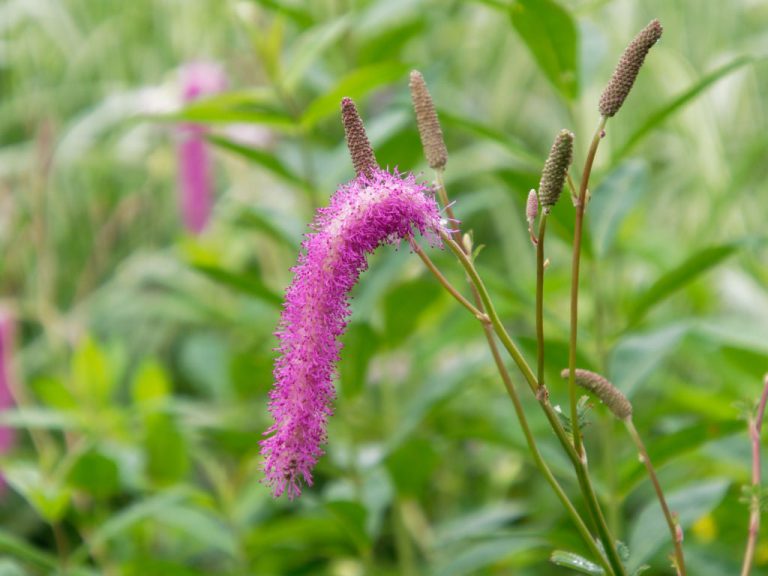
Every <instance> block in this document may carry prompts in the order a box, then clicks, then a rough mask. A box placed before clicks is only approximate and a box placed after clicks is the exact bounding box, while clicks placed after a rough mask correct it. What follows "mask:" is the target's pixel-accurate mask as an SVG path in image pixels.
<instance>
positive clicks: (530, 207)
mask: <svg viewBox="0 0 768 576" xmlns="http://www.w3.org/2000/svg"><path fill="white" fill-rule="evenodd" d="M538 215H539V199H538V198H537V196H536V190H533V189H531V191H530V192H528V200H527V201H526V203H525V219H526V220H528V224H532V223H533V221H534V220H536V216H538Z"/></svg>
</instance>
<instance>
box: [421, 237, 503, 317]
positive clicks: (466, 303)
mask: <svg viewBox="0 0 768 576" xmlns="http://www.w3.org/2000/svg"><path fill="white" fill-rule="evenodd" d="M411 248H412V249H413V251H414V252H416V255H417V256H418V257H419V258H421V261H422V262H424V265H425V266H426V267H427V269H428V270H429V271H430V272H432V274H433V275H434V276H435V278H437V281H438V282H440V284H442V285H443V288H445V289H446V290H447V291H448V292H449V293H450V294H451V296H453V297H454V298H455V299H456V300H457V301H458V302H459V304H461V305H462V306H464V308H466V309H467V310H469V311H470V312H471V313H472V314H473V315H474V316H475V318H477V319H478V320H480V321H481V322H490V320H489V319H488V315H487V314H485V312H481V311H480V310H478V309H477V308H475V307H474V306H473V305H472V303H471V302H470V301H469V300H467V299H466V298H464V296H462V295H461V293H460V292H459V291H458V290H457V289H456V288H455V287H454V286H453V285H452V284H451V283H450V282H449V281H448V279H447V278H446V277H445V276H444V275H443V273H442V272H440V270H439V269H438V267H437V266H436V265H435V263H434V262H432V259H431V258H430V257H429V256H428V255H427V253H426V252H424V250H422V248H421V246H419V245H418V244H417V243H416V242H415V241H411Z"/></svg>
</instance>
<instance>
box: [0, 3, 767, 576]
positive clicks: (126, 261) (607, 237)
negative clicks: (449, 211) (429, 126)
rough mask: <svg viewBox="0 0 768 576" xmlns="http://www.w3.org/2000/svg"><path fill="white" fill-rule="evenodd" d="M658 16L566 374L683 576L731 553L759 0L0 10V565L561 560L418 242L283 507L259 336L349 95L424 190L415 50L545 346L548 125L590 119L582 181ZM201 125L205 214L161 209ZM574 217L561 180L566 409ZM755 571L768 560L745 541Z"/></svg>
mask: <svg viewBox="0 0 768 576" xmlns="http://www.w3.org/2000/svg"><path fill="white" fill-rule="evenodd" d="M654 17H657V18H659V19H660V20H661V21H662V23H663V25H664V28H665V32H664V37H663V39H662V41H661V42H660V43H659V45H658V46H657V47H655V48H654V49H653V51H652V52H651V55H650V56H649V58H648V61H647V63H646V66H645V67H644V68H643V70H642V72H641V74H640V77H639V80H638V83H637V85H636V87H635V89H634V91H633V93H632V94H631V96H630V98H629V100H628V102H627V104H626V105H625V107H624V108H623V109H622V111H621V112H620V114H619V115H618V116H617V117H616V118H615V119H614V120H612V121H611V122H610V123H609V124H608V130H607V132H608V133H607V137H606V138H605V140H604V142H603V145H602V146H601V149H600V151H599V154H598V159H597V164H596V173H595V175H594V178H593V182H592V191H593V202H592V204H591V205H590V210H589V213H588V217H587V218H588V230H587V234H588V241H587V243H586V244H587V247H586V256H585V258H586V259H585V262H584V266H583V271H584V272H583V282H582V286H583V291H582V308H581V322H582V324H581V328H582V330H581V337H580V343H581V354H582V358H581V359H580V363H581V364H582V365H583V366H584V367H590V368H593V369H596V370H599V371H602V372H604V373H606V374H607V375H608V376H609V377H610V378H611V379H612V380H613V381H614V382H615V383H616V384H617V385H618V386H619V387H620V388H622V389H623V390H625V391H626V392H627V393H628V394H629V395H630V396H631V398H632V400H633V403H634V405H635V414H636V416H635V421H636V423H637V426H638V428H639V429H640V431H641V433H642V434H643V435H644V436H645V438H646V440H647V442H648V444H649V447H650V451H651V456H652V458H653V459H654V461H655V463H656V464H657V466H658V467H659V469H660V470H659V471H660V477H661V482H662V484H663V485H664V486H665V488H666V489H667V492H668V495H669V496H670V499H671V501H672V503H673V507H674V508H675V509H676V510H677V511H678V512H679V513H680V520H681V522H682V524H683V526H684V527H685V529H686V538H685V548H686V552H687V555H688V562H689V565H690V573H692V574H696V575H697V576H710V575H711V576H721V575H722V574H733V573H736V572H737V570H738V565H739V563H740V559H741V556H742V554H743V546H744V542H745V537H746V529H747V516H748V510H747V506H746V505H745V504H744V503H742V502H741V501H740V495H741V486H742V485H743V484H745V483H747V482H748V481H749V474H750V452H749V443H748V438H747V435H746V423H745V422H744V420H743V419H742V418H741V416H742V415H743V412H744V408H743V407H740V406H741V405H743V403H744V402H746V403H747V406H751V405H752V404H753V403H754V400H755V398H756V397H757V396H758V394H759V392H760V384H761V378H762V374H763V373H764V372H766V370H768V361H767V360H766V353H767V352H768V292H767V291H766V286H767V285H768V271H767V269H766V266H765V262H766V257H767V256H768V251H767V250H766V243H765V221H766V217H767V216H768V211H767V210H766V198H768V184H766V181H767V180H768V162H767V161H766V158H767V156H766V154H767V151H768V136H767V135H766V134H767V132H768V119H767V118H766V114H768V110H767V109H766V100H765V94H767V93H768V63H767V62H766V56H768V3H766V2H764V1H762V0H729V1H728V2H724V1H722V0H674V1H670V0H648V1H643V2H639V1H632V0H615V1H612V0H604V1H600V0H559V4H553V3H552V0H524V1H523V0H520V1H514V0H484V1H458V0H315V1H313V2H303V1H301V0H295V1H290V0H260V1H255V0H239V1H235V0H133V1H131V2H122V1H119V0H4V1H3V2H0V246H2V258H0V293H1V294H2V299H3V302H2V303H3V306H4V308H5V309H6V310H8V311H10V314H11V315H12V316H14V317H15V319H16V321H15V324H16V338H15V348H14V350H13V352H12V354H10V361H11V362H12V369H13V382H14V388H15V395H16V400H17V402H18V408H16V409H11V410H7V411H5V412H4V413H3V415H2V422H3V423H4V425H6V426H12V427H14V428H17V429H18V432H17V442H16V445H15V447H14V448H13V450H12V451H11V452H9V453H7V454H5V455H3V456H2V469H3V474H4V476H5V478H6V481H7V484H8V486H7V487H6V489H5V491H4V492H3V494H2V501H1V502H0V525H1V528H0V557H2V559H1V560H0V574H3V575H17V574H49V573H57V572H58V573H69V574H108V575H118V574H126V575H130V574H166V575H177V574H178V575H198V574H232V575H234V574H238V575H240V574H253V575H259V576H260V575H288V574H291V575H294V574H295V575H299V574H321V575H325V574H327V575H334V576H357V575H363V574H366V575H368V574H373V575H388V574H393V575H394V574H403V575H406V576H411V575H416V574H427V575H429V574H434V575H441V576H459V575H465V574H467V575H468V574H494V575H502V574H504V575H506V574H516V575H517V574H521V575H542V574H554V575H557V574H568V573H570V572H568V571H566V570H565V569H562V568H558V567H555V566H553V565H550V564H549V563H548V561H547V558H548V556H549V554H550V553H551V551H552V550H553V549H556V548H558V549H566V550H573V551H576V552H583V549H582V546H581V543H580V542H579V541H578V537H577V534H576V533H575V532H574V531H573V530H572V528H571V525H570V524H569V521H568V519H567V518H566V517H565V516H564V514H563V513H562V511H561V510H560V508H559V506H558V505H557V502H556V500H555V499H554V498H553V497H552V494H551V493H550V492H549V489H548V487H547V486H546V484H545V483H544V482H542V481H541V478H540V477H539V475H538V473H537V471H536V469H535V468H534V466H533V465H532V462H531V461H530V458H529V456H528V453H527V451H526V449H525V444H524V441H523V438H522V435H521V432H520V429H519V426H518V424H517V422H516V421H515V418H514V413H513V410H512V407H511V405H510V404H509V402H508V401H507V399H506V396H505V393H504V390H503V387H502V386H501V382H500V381H499V379H498V377H497V375H496V374H495V372H494V370H493V366H492V362H491V359H490V355H489V354H488V351H487V348H486V347H485V346H484V341H483V337H482V332H481V330H480V329H479V327H478V326H477V323H476V321H475V320H474V319H473V318H471V317H469V315H468V314H467V313H466V311H464V310H463V309H461V308H460V307H457V306H456V304H455V303H454V301H453V300H452V299H451V298H450V297H449V296H448V295H447V294H445V293H444V292H442V291H441V290H440V289H439V287H438V285H437V284H436V282H435V281H434V280H433V278H432V277H431V276H429V275H428V274H427V273H426V272H425V270H424V269H423V266H421V265H420V262H419V261H418V259H417V258H415V257H413V255H411V254H409V253H408V250H404V249H401V250H399V251H396V250H394V249H391V248H386V249H383V250H381V251H380V252H379V253H377V254H376V255H375V256H374V257H373V258H372V259H371V267H370V270H369V271H368V272H366V273H365V274H364V276H363V278H362V281H361V283H360V285H359V286H358V287H357V289H356V291H355V293H354V300H353V309H354V315H353V321H352V324H351V326H350V330H349V334H348V335H347V336H346V338H345V343H346V347H345V350H344V352H343V361H342V364H341V366H340V378H339V382H338V391H339V397H338V400H337V402H336V415H335V416H334V418H333V420H332V422H331V425H330V430H329V443H328V446H327V454H326V455H325V456H324V457H323V459H322V460H321V462H320V465H319V467H318V469H317V471H316V484H315V486H314V487H313V488H311V489H307V490H305V493H304V495H303V496H302V497H301V498H300V499H299V500H297V501H295V502H288V501H286V500H284V499H283V500H278V501H275V500H273V499H272V497H271V495H270V494H269V490H268V488H267V487H265V486H264V485H263V484H261V483H260V480H261V472H260V458H259V455H258V442H259V440H260V438H261V434H262V432H263V431H264V430H265V429H266V428H267V427H268V426H269V416H268V413H267V410H266V396H267V393H268V391H269V388H270V386H271V383H272V382H271V368H272V361H273V352H272V348H273V347H274V346H275V344H276V343H275V339H274V337H273V336H272V331H273V330H274V328H275V326H276V323H277V320H278V315H279V310H280V300H281V294H282V291H283V290H284V288H285V287H286V286H287V284H288V282H289V281H290V271H289V268H290V267H291V266H292V265H293V264H294V262H295V259H296V253H297V250H298V244H299V242H300V240H301V234H302V232H303V231H305V230H306V223H307V222H308V221H309V219H310V218H311V216H312V213H313V210H314V208H315V207H317V206H321V205H323V204H325V203H326V201H327V199H328V197H329V196H330V194H331V193H332V192H333V191H334V189H335V187H336V186H337V185H338V184H339V183H341V182H344V181H346V180H348V179H350V178H352V177H353V176H354V173H353V170H352V166H351V163H350V161H349V159H348V156H347V152H346V148H345V146H344V144H343V131H342V128H341V126H340V122H339V115H338V110H339V101H340V99H341V97H342V96H351V97H353V98H354V99H356V101H357V102H358V105H359V107H360V110H361V113H362V114H363V117H364V119H365V121H366V125H367V127H368V130H369V134H370V137H371V140H372V142H373V144H374V147H375V149H376V153H377V157H378V159H379V161H380V162H381V163H382V165H389V166H392V167H394V166H398V167H399V168H400V169H402V170H416V171H420V172H421V174H422V177H423V178H424V179H431V178H432V177H433V175H432V174H431V172H430V171H429V169H428V168H427V167H426V165H425V163H424V161H423V157H422V153H421V149H420V144H419V139H418V134H417V132H416V130H415V126H414V119H413V116H412V111H411V107H410V101H409V93H408V88H407V75H408V72H409V70H411V69H412V68H417V69H419V70H421V71H422V72H423V74H424V76H425V78H426V80H427V82H428V84H429V86H430V88H431V90H432V93H433V97H434V99H435V101H436V103H437V105H438V108H439V110H440V114H441V119H442V122H443V129H444V132H445V135H446V139H447V143H448V149H449V161H448V168H447V173H446V180H447V184H448V191H449V194H450V195H451V196H452V198H454V199H455V200H456V206H455V210H456V212H457V214H458V215H459V217H460V218H461V219H462V221H463V226H464V227H465V228H466V229H472V230H473V231H474V236H475V241H476V243H478V244H483V245H485V249H484V250H483V252H482V253H481V255H480V257H479V260H478V266H479V268H480V270H481V272H482V273H483V275H484V277H485V279H486V281H487V283H488V285H489V287H490V289H491V291H492V293H493V295H494V297H495V298H496V302H497V305H498V307H499V309H500V312H501V313H502V314H503V318H504V321H505V323H506V325H507V326H508V327H509V329H510V331H511V332H512V334H513V336H514V337H515V338H516V339H517V341H518V342H519V343H520V344H521V346H522V347H523V349H524V351H525V352H526V354H527V355H528V357H529V358H532V357H533V354H534V327H533V287H534V283H535V277H534V259H535V258H534V256H535V255H534V253H533V250H532V248H531V246H530V243H529V241H528V239H527V232H526V225H525V217H524V208H523V206H524V201H525V197H526V195H527V192H528V190H529V189H530V188H531V187H534V186H536V185H537V182H538V172H539V170H540V168H541V166H542V164H543V161H544V158H545V156H546V153H547V151H548V149H549V146H550V144H551V141H552V138H553V137H554V135H555V134H556V133H557V131H558V130H560V129H561V128H569V129H571V130H573V131H574V132H575V133H576V137H577V150H576V158H577V160H576V163H575V167H576V168H575V170H574V173H575V175H578V174H580V166H581V162H582V161H583V157H584V151H585V148H586V144H587V143H588V140H589V138H590V136H591V132H592V130H593V129H594V126H595V125H596V123H597V120H598V114H597V99H598V97H599V94H600V91H601V89H602V88H603V86H604V84H605V82H606V81H607V79H608V78H609V77H610V74H611V72H612V70H613V67H614V65H615V63H616V62H617V60H618V57H619V55H620V54H621V51H622V49H623V47H624V46H625V45H626V43H627V42H628V41H629V40H630V39H631V38H632V37H633V36H634V34H635V33H636V32H637V31H638V30H639V29H641V28H642V27H643V26H644V25H645V24H646V23H647V22H648V21H649V20H650V19H651V18H654ZM200 59H206V60H211V61H214V62H217V63H218V64H219V65H220V66H221V67H222V69H223V70H224V71H225V72H226V75H227V77H228V79H229V81H228V84H229V87H228V90H227V91H226V92H224V93H222V94H219V95H216V96H213V97H211V98H208V99H205V100H200V101H198V102H196V103H194V104H192V105H190V106H189V107H187V108H182V107H181V99H180V93H181V87H180V75H179V70H180V67H181V66H183V65H184V64H186V63H189V62H192V61H196V60H200ZM189 121H195V122H199V123H203V124H210V131H209V132H208V134H209V146H210V149H211V150H212V151H213V153H214V158H215V196H216V199H215V207H214V210H213V214H212V216H211V220H210V222H209V223H208V226H207V227H206V229H205V231H204V232H203V233H202V234H200V235H194V234H190V233H187V232H185V230H184V227H183V225H182V221H181V218H180V216H179V211H178V208H177V205H178V202H179V200H178V198H177V195H178V193H177V187H178V186H177V179H178V172H179V167H178V163H177V152H176V148H177V146H178V145H179V140H180V136H179V133H180V123H181V122H189ZM233 127H234V128H233ZM572 215H573V212H572V208H571V206H570V205H569V203H568V202H567V199H566V201H562V202H561V203H560V205H559V206H558V207H557V208H556V210H555V217H554V220H553V221H551V222H550V239H549V241H548V252H549V258H550V260H551V266H550V268H549V269H548V272H547V286H546V307H547V311H546V319H545V322H546V329H547V345H548V360H549V366H548V375H549V381H550V383H551V386H550V388H551V392H552V401H553V403H554V404H558V403H563V402H567V393H566V391H565V388H564V387H563V386H562V385H560V383H559V377H558V376H557V374H558V373H559V371H560V369H561V368H562V367H564V366H565V365H566V364H567V361H566V339H567V330H568V327H567V313H568V283H569V264H570V252H569V251H570V237H571V234H572V232H571V231H572V226H573V224H572ZM432 255H433V257H434V259H435V261H436V262H437V263H438V264H439V265H440V266H441V268H443V269H444V270H445V272H446V274H447V275H448V276H449V277H450V278H452V279H453V280H455V281H456V283H457V285H459V284H462V283H463V277H462V274H461V272H460V270H459V269H458V266H457V265H456V263H455V262H454V261H453V260H452V259H451V258H450V257H449V256H448V254H446V253H440V252H438V251H432ZM524 396H525V397H526V401H527V405H528V407H529V408H530V410H529V412H530V415H531V419H532V422H533V424H534V427H535V429H536V431H537V433H538V437H539V438H540V439H541V443H542V450H543V451H544V453H545V455H546V456H547V458H548V460H549V461H550V463H551V465H552V466H553V468H554V470H555V472H556V473H557V474H558V476H559V477H560V478H561V479H562V482H563V483H564V485H565V486H566V488H567V489H568V490H569V492H571V493H572V495H573V497H574V498H575V499H576V502H577V505H578V506H581V501H580V500H579V499H578V497H577V494H578V490H577V489H576V485H575V479H574V477H573V475H572V474H571V471H570V468H569V466H568V463H567V461H566V460H565V458H564V457H563V456H562V454H561V452H560V450H559V447H557V446H556V440H555V438H554V437H553V436H552V434H551V433H550V431H549V428H548V426H547V423H546V421H545V420H543V418H542V417H541V416H540V413H539V411H537V410H536V406H535V402H534V401H533V400H532V398H528V396H529V395H528V394H527V393H525V394H524ZM740 403H741V404H740ZM590 419H591V424H590V425H589V427H588V429H587V432H586V435H587V447H588V449H589V451H590V463H591V468H592V471H593V475H594V478H595V482H596V484H597V487H598V491H599V492H600V496H601V499H602V501H603V503H604V504H605V506H606V510H607V513H608V517H609V520H610V523H611V525H612V527H613V529H614V531H615V533H616V534H617V535H618V536H619V537H620V538H621V539H622V540H623V541H624V542H626V543H627V544H628V545H629V547H630V551H631V554H632V556H631V559H630V564H631V565H633V566H637V565H639V564H641V563H644V562H645V563H650V564H651V565H652V566H653V569H652V570H651V572H650V573H651V574H669V573H670V571H669V568H668V562H667V560H666V555H667V554H668V553H669V552H670V550H671V546H670V544H669V542H668V541H667V534H666V531H665V528H664V524H663V519H662V517H661V515H660V513H659V511H658V509H657V508H656V507H655V506H654V504H653V502H654V501H653V498H652V493H651V490H650V487H649V484H648V482H647V480H646V479H645V476H644V475H643V470H642V466H641V464H640V463H639V462H638V461H637V458H636V455H635V453H634V450H633V449H632V447H631V445H630V442H629V441H628V439H627V438H626V436H625V434H624V433H623V429H622V428H621V427H620V426H619V425H618V424H615V423H614V422H613V421H612V420H611V419H610V418H609V417H608V416H607V415H606V413H605V410H604V409H603V408H602V407H601V406H599V405H598V406H595V407H594V410H593V411H592V412H591V416H590ZM767 470H768V468H767ZM761 571H762V572H761ZM754 573H755V574H757V573H764V574H768V538H766V537H763V538H761V539H760V542H759V545H758V550H757V564H756V570H755V572H754Z"/></svg>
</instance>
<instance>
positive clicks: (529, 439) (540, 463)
mask: <svg viewBox="0 0 768 576" xmlns="http://www.w3.org/2000/svg"><path fill="white" fill-rule="evenodd" d="M483 329H484V330H485V332H486V336H487V337H488V341H489V342H493V345H492V346H491V353H492V355H493V361H494V362H495V363H496V368H497V369H498V371H499V374H500V375H501V379H502V381H503V382H504V387H505V388H506V390H507V394H508V395H509V397H510V399H511V400H512V404H513V405H514V407H515V413H516V414H517V419H518V421H519V422H520V428H522V430H523V435H524V436H525V441H526V443H527V444H528V450H529V451H530V452H531V455H532V456H533V460H534V462H535V463H536V466H537V468H538V469H539V471H540V472H541V473H542V474H543V476H544V478H545V479H546V480H547V482H548V483H549V485H550V486H551V487H552V490H553V491H554V492H555V494H556V495H557V498H558V499H559V500H560V502H561V503H562V505H563V507H564V508H565V509H566V511H567V512H568V515H569V516H570V517H571V520H572V521H573V523H574V524H575V525H576V529H577V530H578V532H579V534H580V535H581V537H582V539H583V540H584V542H585V543H586V545H587V547H589V550H590V552H592V555H593V556H594V558H595V559H597V561H598V562H599V563H600V564H601V565H602V566H603V568H604V569H605V571H606V573H607V574H614V571H613V570H612V569H611V566H610V564H609V563H608V561H607V560H606V557H605V555H604V554H603V553H602V552H601V551H600V549H599V548H598V547H597V544H596V543H595V540H594V539H593V538H592V535H591V534H590V532H589V529H588V528H587V526H586V524H584V521H583V520H582V519H581V516H580V515H579V513H578V511H577V510H576V508H575V507H574V505H573V503H572V502H571V501H570V499H569V498H568V495H567V494H566V493H565V491H564V490H563V488H562V486H560V483H559V482H558V481H557V479H556V478H555V476H554V474H552V471H551V470H550V469H549V466H547V463H546V462H545V461H544V458H543V457H542V456H541V452H539V448H538V446H537V445H536V439H535V438H534V436H533V433H532V432H531V428H530V426H529V425H528V419H527V418H526V417H525V411H524V409H523V404H522V402H521V401H520V397H519V395H518V393H517V390H516V389H515V386H514V384H513V383H512V378H511V377H510V375H509V371H508V370H507V368H506V366H505V365H504V361H503V359H502V358H501V354H500V353H499V349H498V347H497V346H496V343H495V342H494V340H493V332H492V327H491V326H490V325H489V324H487V323H486V324H484V325H483Z"/></svg>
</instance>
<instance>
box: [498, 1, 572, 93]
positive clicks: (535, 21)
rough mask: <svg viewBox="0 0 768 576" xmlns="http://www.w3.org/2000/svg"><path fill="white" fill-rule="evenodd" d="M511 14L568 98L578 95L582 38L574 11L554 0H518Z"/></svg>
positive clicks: (517, 29) (541, 63)
mask: <svg viewBox="0 0 768 576" xmlns="http://www.w3.org/2000/svg"><path fill="white" fill-rule="evenodd" d="M510 14H511V16H512V25H513V26H514V28H515V30H516V31H517V33H518V34H519V35H520V37H521V38H522V39H523V42H525V44H526V46H528V49H529V50H530V51H531V54H533V57H534V58H535V60H536V62H537V63H538V65H539V68H541V70H542V72H544V74H545V75H546V76H547V78H549V80H550V82H552V84H553V85H554V86H555V88H557V90H558V91H559V92H560V93H561V94H562V95H563V96H564V97H565V98H567V99H568V100H573V99H574V98H576V96H578V93H579V84H578V82H579V80H578V79H579V74H578V62H577V58H578V44H579V42H578V33H577V30H576V23H575V22H574V20H573V17H572V16H571V14H570V13H569V12H568V11H567V10H566V9H565V8H563V7H562V6H560V5H559V4H557V3H556V2H554V1H553V0H516V2H515V3H514V4H512V7H511V8H510Z"/></svg>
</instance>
